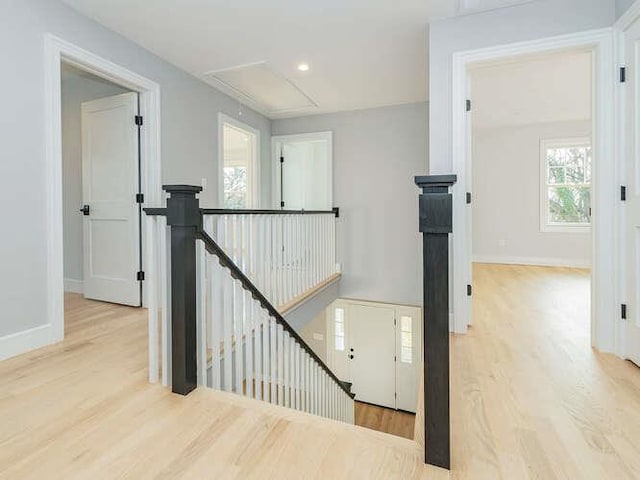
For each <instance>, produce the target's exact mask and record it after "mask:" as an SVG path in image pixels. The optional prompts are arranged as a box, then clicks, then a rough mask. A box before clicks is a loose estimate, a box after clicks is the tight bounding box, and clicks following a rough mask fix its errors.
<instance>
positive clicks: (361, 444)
mask: <svg viewBox="0 0 640 480" xmlns="http://www.w3.org/2000/svg"><path fill="white" fill-rule="evenodd" d="M474 274H475V280H474V286H475V288H474V305H473V308H474V325H473V327H472V328H471V330H470V332H469V334H467V335H465V336H453V337H452V338H451V343H452V395H451V405H452V432H453V465H452V468H453V469H452V472H451V473H450V474H449V473H447V472H444V471H442V470H440V469H437V468H431V467H425V466H423V465H422V463H421V462H422V457H421V452H422V449H421V447H419V446H417V444H416V443H415V442H412V441H410V440H407V439H404V438H400V437H396V436H391V435H386V434H384V433H379V432H375V431H372V430H368V429H365V428H361V427H357V426H345V425H343V424H340V423H337V422H333V421H331V420H326V419H321V418H318V417H314V416H311V415H306V414H303V413H299V412H295V411H292V410H289V409H285V408H280V407H274V406H271V405H268V404H265V403H263V402H257V401H253V400H247V399H243V398H239V397H237V396H235V395H231V394H225V393H223V392H215V391H212V390H208V389H198V390H196V391H195V392H194V393H193V394H192V395H189V396H188V397H186V398H184V397H180V396H176V395H173V394H171V393H170V392H169V391H168V390H167V389H164V388H162V387H161V386H158V385H150V384H149V383H147V381H146V374H147V373H146V361H147V359H146V357H147V348H146V328H147V326H146V314H145V312H144V311H142V310H139V309H133V308H128V307H121V306H117V305H110V304H104V303H99V302H91V301H86V300H84V299H82V298H80V297H79V296H76V295H69V296H67V328H66V339H65V341H64V342H62V343H60V344H58V345H54V346H51V347H47V348H44V349H40V350H38V351H35V352H31V353H28V354H25V355H22V356H20V357H17V358H14V359H11V360H7V361H4V362H0V385H1V387H0V478H2V479H11V480H15V479H19V480H22V479H47V480H49V479H103V478H104V479H111V478H130V479H146V478H167V479H182V478H189V479H191V478H194V479H196V478H197V479H216V480H217V479H278V480H280V479H295V480H298V479H331V480H333V479H349V480H353V479H403V480H404V479H442V478H451V479H459V480H463V479H464V480H470V479H473V480H485V479H487V480H496V479H504V480H520V479H543V480H553V479H571V480H576V479H580V480H582V479H586V480H591V479H593V480H596V479H597V480H608V479H611V480H618V479H640V369H638V368H637V367H635V366H634V365H633V364H631V363H629V362H624V361H622V360H620V359H618V358H616V357H614V356H611V355H603V354H599V353H597V352H595V351H593V350H592V349H591V348H590V346H589V316H588V311H589V300H588V287H589V285H588V282H589V279H588V276H587V273H586V272H584V271H581V270H574V269H554V268H542V267H519V266H498V265H476V266H475V267H474ZM427 404H428V401H427Z"/></svg>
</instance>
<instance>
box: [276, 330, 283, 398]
mask: <svg viewBox="0 0 640 480" xmlns="http://www.w3.org/2000/svg"><path fill="white" fill-rule="evenodd" d="M277 342H278V345H277V347H276V348H277V352H278V353H277V356H278V366H277V367H276V368H277V369H278V370H277V372H278V383H277V385H278V405H281V406H283V405H284V385H283V384H284V375H283V374H284V331H283V328H282V325H280V324H278V326H277Z"/></svg>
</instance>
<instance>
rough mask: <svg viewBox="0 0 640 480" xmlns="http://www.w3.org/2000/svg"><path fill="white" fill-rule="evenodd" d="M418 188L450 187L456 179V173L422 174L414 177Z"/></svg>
mask: <svg viewBox="0 0 640 480" xmlns="http://www.w3.org/2000/svg"><path fill="white" fill-rule="evenodd" d="M414 180H415V182H416V185H417V186H419V187H420V188H423V189H424V188H434V187H450V186H452V185H453V184H454V183H456V182H457V181H458V176H457V175H422V176H417V177H415V179H414Z"/></svg>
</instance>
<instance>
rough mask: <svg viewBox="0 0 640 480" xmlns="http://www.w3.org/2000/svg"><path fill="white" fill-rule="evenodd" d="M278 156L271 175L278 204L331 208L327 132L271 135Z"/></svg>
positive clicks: (280, 205)
mask: <svg viewBox="0 0 640 480" xmlns="http://www.w3.org/2000/svg"><path fill="white" fill-rule="evenodd" d="M275 139H276V142H275V144H276V150H277V155H278V156H279V160H280V161H279V162H278V164H277V165H278V170H279V171H278V172H277V173H276V175H275V179H276V188H275V191H276V192H277V195H278V198H277V199H276V203H277V204H278V206H279V207H281V208H284V209H287V210H331V208H332V207H333V205H332V203H333V202H332V198H331V197H332V181H333V180H332V173H331V172H332V165H331V163H332V158H331V154H332V152H331V149H332V146H331V145H332V140H331V133H328V132H327V133H313V134H305V135H292V136H284V137H275Z"/></svg>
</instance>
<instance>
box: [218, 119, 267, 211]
mask: <svg viewBox="0 0 640 480" xmlns="http://www.w3.org/2000/svg"><path fill="white" fill-rule="evenodd" d="M220 125H221V135H220V137H221V138H220V140H221V153H222V155H221V156H222V159H223V166H222V188H221V192H222V206H223V208H232V209H237V208H255V207H256V206H257V203H258V202H257V199H258V171H257V170H258V136H259V135H258V132H257V130H254V129H253V128H251V127H249V126H247V125H243V124H241V123H240V122H237V121H235V120H233V119H231V118H230V117H227V116H225V115H220Z"/></svg>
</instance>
